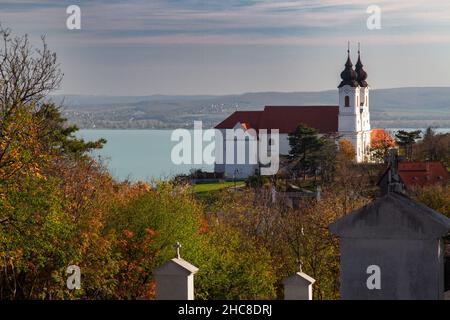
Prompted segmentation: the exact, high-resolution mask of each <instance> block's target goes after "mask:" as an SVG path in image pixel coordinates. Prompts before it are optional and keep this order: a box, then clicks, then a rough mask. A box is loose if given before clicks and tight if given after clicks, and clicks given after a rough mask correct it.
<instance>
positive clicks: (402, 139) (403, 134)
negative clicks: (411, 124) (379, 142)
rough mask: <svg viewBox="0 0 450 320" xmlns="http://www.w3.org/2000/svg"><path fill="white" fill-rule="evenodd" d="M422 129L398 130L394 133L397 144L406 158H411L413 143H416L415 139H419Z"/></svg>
mask: <svg viewBox="0 0 450 320" xmlns="http://www.w3.org/2000/svg"><path fill="white" fill-rule="evenodd" d="M421 134H422V131H420V130H415V131H405V130H400V131H398V132H397V133H396V134H395V138H396V142H397V144H398V145H399V146H400V147H401V148H403V152H404V155H405V157H406V159H407V160H412V157H413V154H412V151H413V145H414V144H415V143H416V140H417V139H420V136H421Z"/></svg>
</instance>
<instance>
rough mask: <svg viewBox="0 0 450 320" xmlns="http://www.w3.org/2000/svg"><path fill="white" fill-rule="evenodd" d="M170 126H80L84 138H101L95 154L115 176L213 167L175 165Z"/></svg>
mask: <svg viewBox="0 0 450 320" xmlns="http://www.w3.org/2000/svg"><path fill="white" fill-rule="evenodd" d="M171 134H172V130H101V129H99V130H80V131H79V132H78V134H77V136H78V137H82V138H83V139H85V140H97V139H100V138H105V139H106V140H107V141H108V142H107V143H106V145H105V146H104V147H103V149H101V150H98V151H94V152H93V155H94V156H95V157H98V156H100V157H101V159H103V160H104V161H105V164H106V165H107V167H108V169H109V172H110V173H111V175H112V176H113V177H114V178H116V179H119V180H124V179H127V178H129V179H130V180H132V181H136V180H145V181H150V180H153V179H162V180H167V179H169V178H171V177H173V176H175V175H177V174H181V173H189V171H190V170H191V169H194V168H195V169H202V170H204V171H213V166H212V165H175V164H174V163H172V161H171V158H170V155H171V152H172V148H173V147H174V146H175V145H176V144H177V143H178V142H174V141H171V140H170V136H171Z"/></svg>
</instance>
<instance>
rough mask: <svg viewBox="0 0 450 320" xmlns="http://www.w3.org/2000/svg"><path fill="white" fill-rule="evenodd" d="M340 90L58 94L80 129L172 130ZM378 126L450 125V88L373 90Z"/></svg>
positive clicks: (312, 101)
mask: <svg viewBox="0 0 450 320" xmlns="http://www.w3.org/2000/svg"><path fill="white" fill-rule="evenodd" d="M337 98H338V95H337V91H336V90H328V91H320V92H256V93H244V94H239V95H224V96H209V95H203V96H164V95H151V96H85V95H69V96H64V97H63V96H53V97H52V99H53V100H54V101H55V102H58V103H60V102H62V105H63V113H64V115H65V116H66V117H67V118H68V119H69V121H70V122H72V123H75V124H76V125H78V126H79V127H80V128H97V129H99V128H110V129H128V128H133V129H152V128H153V129H169V128H180V127H186V128H189V127H192V125H193V121H194V120H202V121H203V123H204V126H205V127H213V126H215V125H216V124H217V123H219V122H220V121H222V120H223V119H224V118H226V117H227V116H228V115H229V114H231V113H232V112H234V111H236V110H259V109H262V108H263V107H264V106H265V105H321V104H324V105H330V104H331V105H337ZM370 108H371V120H372V126H373V127H384V128H394V127H395V128H399V127H402V128H417V127H428V126H433V127H446V128H448V127H450V88H446V87H445V88H444V87H442V88H431V87H430V88H395V89H379V90H371V93H370Z"/></svg>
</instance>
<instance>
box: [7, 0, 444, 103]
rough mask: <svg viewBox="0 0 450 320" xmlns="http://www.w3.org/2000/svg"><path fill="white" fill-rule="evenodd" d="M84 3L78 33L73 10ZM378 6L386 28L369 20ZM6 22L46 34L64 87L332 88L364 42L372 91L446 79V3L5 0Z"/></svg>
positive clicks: (101, 90) (108, 90)
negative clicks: (70, 25) (71, 20)
mask: <svg viewBox="0 0 450 320" xmlns="http://www.w3.org/2000/svg"><path fill="white" fill-rule="evenodd" d="M72 4H75V5H78V6H80V8H81V13H82V16H81V23H82V29H81V30H68V29H67V28H66V19H67V17H68V15H67V14H66V8H67V6H69V5H72ZM369 5H378V6H379V7H380V8H381V10H382V11H381V27H382V28H381V30H369V29H368V28H367V25H366V21H367V18H368V17H369V16H370V14H368V13H366V10H367V8H368V6H369ZM0 22H1V23H2V25H3V26H4V27H10V28H12V29H13V32H14V33H17V34H22V33H28V34H29V35H30V37H31V39H32V40H33V42H37V41H38V40H39V35H41V34H46V36H47V42H48V44H49V46H50V47H51V48H52V49H53V50H54V51H56V53H57V55H58V57H59V60H60V62H61V66H62V69H63V71H64V73H65V78H64V83H63V88H62V90H60V91H59V93H63V94H70V93H73V94H108V95H148V94H226V93H242V92H249V91H252V92H255V91H311V90H313V91H317V90H326V89H333V88H336V86H337V85H338V84H339V73H340V71H341V70H342V69H343V64H344V63H345V59H346V49H347V40H350V41H351V42H352V57H353V62H354V63H355V62H356V51H357V42H358V41H360V42H361V44H362V57H363V62H364V64H365V66H366V70H367V72H368V74H369V79H368V81H369V84H370V85H371V86H372V88H375V89H376V88H389V87H407V86H450V1H449V0H380V1H365V0H302V1H288V0H282V1H278V0H243V1H238V0H229V1H227V0H126V1H125V0H90V1H74V0H70V1H66V0H39V1H38V0H36V1H32V0H0Z"/></svg>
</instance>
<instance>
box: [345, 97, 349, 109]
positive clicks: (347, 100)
mask: <svg viewBox="0 0 450 320" xmlns="http://www.w3.org/2000/svg"><path fill="white" fill-rule="evenodd" d="M345 106H346V107H350V97H349V96H345Z"/></svg>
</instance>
